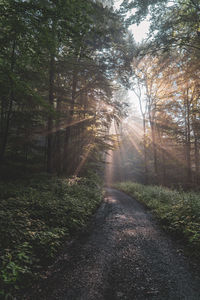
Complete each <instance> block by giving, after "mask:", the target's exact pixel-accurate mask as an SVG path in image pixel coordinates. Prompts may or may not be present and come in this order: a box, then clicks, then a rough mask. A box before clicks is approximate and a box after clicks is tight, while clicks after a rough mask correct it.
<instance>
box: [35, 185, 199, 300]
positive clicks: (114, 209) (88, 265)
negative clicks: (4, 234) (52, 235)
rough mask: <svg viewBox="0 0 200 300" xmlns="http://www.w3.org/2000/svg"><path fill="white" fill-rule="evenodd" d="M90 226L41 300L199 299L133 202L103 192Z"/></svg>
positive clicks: (190, 276)
mask: <svg viewBox="0 0 200 300" xmlns="http://www.w3.org/2000/svg"><path fill="white" fill-rule="evenodd" d="M93 223H94V224H93V225H92V229H91V231H90V233H89V234H87V236H85V237H84V238H81V240H79V241H77V242H75V243H74V244H73V245H72V247H71V249H69V251H68V254H67V255H64V256H63V260H61V261H60V262H59V267H58V269H57V271H56V272H54V274H53V275H52V276H51V278H49V279H48V280H47V285H48V292H47V291H46V292H45V291H44V290H43V291H41V294H42V296H41V299H66V300H100V299H101V300H103V299H104V300H115V299H128V300H133V299H137V300H139V299H141V300H145V299H160V300H161V299H162V300H163V299H173V300H176V299H177V300H178V299H180V300H184V299H192V300H195V299H196V300H199V299H200V278H199V277H197V275H196V276H195V274H194V273H193V272H192V271H191V270H190V267H189V263H188V261H187V259H186V258H185V257H184V256H183V255H182V253H181V252H180V251H179V249H178V247H177V246H176V245H175V243H174V242H173V241H172V240H171V239H170V238H169V237H168V236H167V235H165V233H163V231H162V230H160V229H159V226H158V225H156V223H155V221H154V220H153V218H152V216H151V214H150V213H149V212H146V210H145V209H144V207H143V206H142V205H140V204H139V203H138V202H137V201H135V200H134V199H133V198H131V197H129V196H127V195H126V194H124V193H122V192H120V191H117V190H115V189H110V188H109V189H107V196H106V198H105V201H104V203H103V204H102V206H101V207H100V208H99V210H98V212H97V214H96V217H95V219H94V222H93ZM44 294H45V295H46V296H44ZM45 297H46V298H45ZM37 299H39V298H38V296H37Z"/></svg>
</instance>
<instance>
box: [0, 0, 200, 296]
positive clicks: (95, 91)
mask: <svg viewBox="0 0 200 300" xmlns="http://www.w3.org/2000/svg"><path fill="white" fill-rule="evenodd" d="M116 3H118V4H119V5H117V6H116ZM0 11H1V14H0V15H1V16H0V24H1V36H0V41H1V50H0V70H1V71H0V90H1V93H0V199H1V201H0V244H1V246H0V257H1V260H0V269H1V270H0V297H2V299H18V298H19V299H23V297H22V295H23V293H25V292H26V291H27V289H31V288H32V287H33V282H37V281H38V280H40V279H41V278H42V276H43V275H42V274H43V273H42V272H43V270H44V269H45V268H46V267H47V266H48V265H50V264H51V263H52V262H53V261H54V260H55V256H56V254H57V253H58V251H60V249H61V248H62V247H63V244H64V242H65V241H66V240H69V239H71V238H72V237H75V236H77V235H78V234H80V232H81V230H83V228H85V227H87V224H88V222H89V220H90V218H91V216H92V215H93V214H94V212H95V211H96V209H97V208H98V207H99V205H100V204H101V201H102V198H103V185H104V186H106V185H107V186H108V185H113V184H116V182H127V181H130V182H137V183H136V185H135V189H134V188H133V187H132V188H130V185H129V184H131V183H129V184H127V185H126V183H124V185H123V184H122V183H121V186H120V184H118V188H119V189H122V190H124V191H126V192H128V193H129V194H131V193H132V194H133V195H137V193H138V195H139V194H140V197H139V198H141V197H143V198H144V199H143V200H142V202H145V197H146V196H145V194H144V191H143V196H141V195H142V194H141V193H142V189H143V188H141V186H142V185H145V188H147V189H148V187H149V186H151V187H150V189H152V188H153V187H152V186H155V189H157V190H154V191H153V192H152V190H145V191H146V192H147V194H149V193H152V197H154V196H155V194H157V195H158V194H159V197H161V196H162V197H164V198H166V199H167V197H168V198H170V199H171V198H173V197H172V196H171V195H172V194H170V193H173V191H174V190H175V193H179V192H180V193H182V194H184V195H185V196H184V197H185V198H184V197H183V198H184V199H185V200H184V201H182V200H180V202H178V204H177V203H175V204H174V203H172V204H170V205H174V207H175V205H180V206H179V207H181V209H182V210H181V211H182V212H183V213H182V214H180V211H179V213H178V209H177V212H176V210H173V209H172V211H173V212H174V219H173V220H172V214H173V213H172V212H171V211H170V212H169V211H168V210H167V211H166V214H165V212H164V215H162V214H161V215H162V216H161V217H160V218H161V219H162V218H163V219H165V221H166V220H167V221H166V222H168V223H170V222H171V223H170V226H171V227H173V221H174V222H178V224H177V223H176V225H174V226H175V227H173V230H174V231H176V230H178V231H179V233H180V232H181V234H182V233H183V232H184V234H185V239H186V240H188V241H189V243H191V245H192V247H193V249H194V248H195V251H194V252H195V253H199V249H200V242H199V240H200V231H199V225H200V201H199V198H200V191H199V184H200V154H199V150H200V84H199V80H200V3H199V1H198V0H173V1H167V0H143V1H139V0H124V1H112V0H111V1H109V0H107V1H100V0H96V1H95V0H87V1H86V0H85V1H84V0H2V1H0ZM145 19H148V20H149V24H150V28H149V33H148V36H147V38H146V39H144V40H143V41H142V42H141V43H137V42H136V41H135V40H134V34H133V33H132V32H131V31H130V29H129V28H130V26H131V25H133V24H137V25H138V24H140V22H142V21H143V20H145ZM129 90H131V91H133V93H134V95H135V96H134V99H130V98H128V91H129ZM136 103H137V104H136ZM136 106H137V107H138V109H137V111H136V109H135V108H134V107H136ZM140 185H141V186H140ZM156 186H157V187H156ZM162 187H163V189H164V190H165V191H168V192H166V193H167V196H166V195H164V194H165V192H163V190H162V191H161V190H159V189H162ZM131 189H132V190H131ZM169 189H170V190H169ZM169 191H170V192H169ZM162 193H163V194H162ZM192 193H193V194H192ZM191 194H192V195H193V196H191ZM163 195H164V196H163ZM186 195H187V196H186ZM159 197H158V201H159ZM178 197H179V196H178ZM147 198H148V197H147ZM190 198H192V199H193V200H191V203H192V204H190ZM181 199H182V198H181ZM139 200H140V199H139ZM166 201H167V200H166ZM178 201H179V200H178ZM161 202H162V201H161ZM186 204H187V205H186ZM150 207H151V208H152V206H151V205H150ZM177 207H178V206H177ZM159 208H160V204H159V205H158V210H159ZM153 209H155V207H154V206H153ZM156 209H157V208H156ZM170 214H171V215H170ZM178 214H179V217H180V218H179V219H177V215H178ZM158 215H159V213H158ZM169 215H170V216H171V219H169V218H168V216H169ZM187 217H188V221H187V222H186V223H184V224H183V218H184V219H187ZM181 222H182V223H181ZM179 225H180V226H179ZM16 297H17V298H16Z"/></svg>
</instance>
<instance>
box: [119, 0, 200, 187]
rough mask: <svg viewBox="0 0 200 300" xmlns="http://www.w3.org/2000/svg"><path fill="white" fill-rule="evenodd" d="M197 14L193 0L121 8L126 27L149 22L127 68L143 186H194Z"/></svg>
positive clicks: (198, 121)
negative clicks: (137, 118)
mask: <svg viewBox="0 0 200 300" xmlns="http://www.w3.org/2000/svg"><path fill="white" fill-rule="evenodd" d="M199 9H200V6H199V3H198V1H196V0H184V1H179V0H175V1H165V0H153V1H142V2H141V1H137V0H128V1H123V2H122V5H121V8H120V12H121V13H122V14H124V15H125V19H126V24H127V26H128V25H130V24H132V23H137V24H138V23H140V22H141V21H142V20H143V19H145V18H146V16H147V15H148V18H149V19H150V32H149V37H148V39H147V41H146V43H145V44H143V45H141V47H140V49H139V51H138V53H139V55H138V56H137V57H136V58H135V59H134V60H133V63H132V68H133V71H134V72H135V75H134V76H133V89H134V90H135V93H136V94H137V96H138V98H139V101H140V110H141V114H142V119H143V121H142V122H143V153H144V169H143V172H144V177H145V176H146V177H147V175H148V180H145V181H146V182H147V181H149V182H152V183H159V184H164V185H171V184H175V185H178V184H181V185H185V186H195V185H198V184H199V163H200V162H199V150H200V148H199V145H200V140H199V138H200V137H199V125H200V117H199V116H200V115H199V113H200V110H199V109H200V107H199V105H200V90H199V89H200V86H199V79H200V73H199V57H200V39H199V36H200V34H199V31H200V29H199V22H200V16H199ZM133 10H134V13H133V14H131V12H132V11H133ZM127 12H129V14H128V16H126V14H127ZM140 90H142V91H143V92H142V97H141V95H140ZM141 99H143V101H144V102H143V103H141ZM140 126H141V122H140ZM144 128H145V129H144ZM133 135H134V133H133ZM140 150H141V149H140ZM134 151H135V150H134ZM145 157H146V158H145Z"/></svg>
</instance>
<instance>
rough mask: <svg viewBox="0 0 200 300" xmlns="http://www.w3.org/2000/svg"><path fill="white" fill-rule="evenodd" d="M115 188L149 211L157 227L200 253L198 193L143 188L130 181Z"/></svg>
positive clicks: (199, 205) (199, 197)
mask: <svg viewBox="0 0 200 300" xmlns="http://www.w3.org/2000/svg"><path fill="white" fill-rule="evenodd" d="M115 187H116V188H118V189H120V190H122V191H124V192H126V193H128V194H129V195H131V196H133V197H135V198H136V199H137V200H139V201H140V202H142V203H143V204H145V205H146V206H147V207H148V208H150V209H151V210H152V211H153V213H155V215H156V216H157V218H158V219H159V220H160V221H161V224H162V225H163V226H164V227H165V228H166V229H168V230H170V231H171V232H173V233H175V234H179V235H180V236H182V237H183V239H184V240H185V241H186V242H187V245H188V246H189V247H190V248H191V249H193V252H192V253H193V254H194V255H195V256H199V254H200V194H199V193H195V192H188V193H185V192H183V191H181V190H180V191H176V190H170V189H168V188H164V187H161V186H145V185H142V184H138V183H133V182H122V183H119V184H116V185H115Z"/></svg>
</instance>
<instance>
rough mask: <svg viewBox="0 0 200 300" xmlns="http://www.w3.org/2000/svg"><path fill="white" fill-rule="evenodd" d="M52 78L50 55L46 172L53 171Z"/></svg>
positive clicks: (53, 74)
mask: <svg viewBox="0 0 200 300" xmlns="http://www.w3.org/2000/svg"><path fill="white" fill-rule="evenodd" d="M54 76H55V57H54V55H53V54H51V57H50V66H49V109H50V112H49V117H48V123H47V128H48V135H47V172H49V173H51V172H52V171H53V168H52V167H53V114H52V110H53V102H54Z"/></svg>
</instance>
